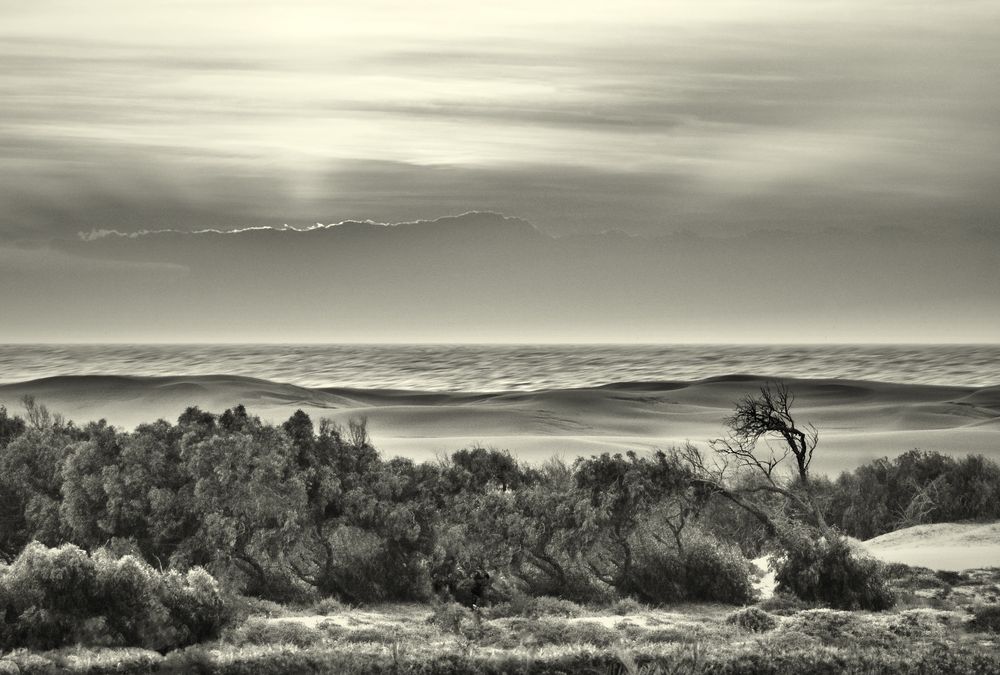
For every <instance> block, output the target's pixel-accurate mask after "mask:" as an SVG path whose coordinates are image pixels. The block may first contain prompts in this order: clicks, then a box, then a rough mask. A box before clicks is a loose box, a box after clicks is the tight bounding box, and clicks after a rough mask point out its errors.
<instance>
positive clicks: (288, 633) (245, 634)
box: [224, 619, 326, 647]
mask: <svg viewBox="0 0 1000 675" xmlns="http://www.w3.org/2000/svg"><path fill="white" fill-rule="evenodd" d="M325 638H326V635H325V633H323V631H320V630H318V629H316V628H312V627H310V626H306V625H305V624H302V623H299V622H298V621H265V620H262V619H248V620H247V621H246V622H244V623H243V624H242V625H240V626H237V627H236V628H234V629H233V630H231V631H229V632H227V633H226V635H225V636H224V640H225V641H226V642H228V643H230V644H234V645H237V646H243V645H282V644H287V645H294V646H296V647H311V646H312V645H315V644H317V643H320V642H322V641H323V640H324V639H325Z"/></svg>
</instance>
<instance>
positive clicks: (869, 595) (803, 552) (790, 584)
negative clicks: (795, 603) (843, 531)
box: [772, 535, 895, 611]
mask: <svg viewBox="0 0 1000 675" xmlns="http://www.w3.org/2000/svg"><path fill="white" fill-rule="evenodd" d="M772 564H774V565H775V568H776V569H775V572H776V579H777V582H778V586H777V589H778V590H779V591H786V592H791V593H794V594H795V595H796V596H798V597H799V598H801V599H803V600H806V601H810V602H820V603H823V604H825V605H828V606H830V607H833V608H835V609H867V610H874V611H881V610H886V609H890V608H891V607H892V606H893V605H894V604H895V597H894V595H893V593H892V590H891V589H890V587H889V584H888V580H887V578H886V575H885V573H884V570H883V566H882V563H881V562H879V561H878V560H875V559H874V558H869V557H864V556H861V555H858V554H856V553H855V552H854V551H852V550H851V546H850V544H849V543H848V541H847V540H846V539H844V538H843V537H840V536H836V535H834V536H832V537H830V538H825V537H824V538H818V539H815V538H811V537H809V536H806V535H804V536H801V537H799V540H798V541H797V542H796V543H795V545H793V546H791V547H789V550H788V551H787V553H786V555H785V557H784V558H781V559H778V560H776V561H775V562H774V563H772Z"/></svg>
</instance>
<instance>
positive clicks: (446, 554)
mask: <svg viewBox="0 0 1000 675" xmlns="http://www.w3.org/2000/svg"><path fill="white" fill-rule="evenodd" d="M27 406H28V408H27V410H28V414H27V416H26V417H27V419H26V420H22V419H20V418H18V417H14V416H11V415H8V414H7V413H6V411H4V410H0V442H2V443H3V445H2V446H0V503H2V504H3V512H2V513H0V518H2V519H3V520H2V523H0V524H2V525H3V527H2V528H0V552H2V553H3V554H5V555H6V557H7V559H8V560H9V559H11V558H12V557H13V556H14V555H16V554H17V552H18V551H19V550H20V549H21V548H22V547H23V546H24V545H25V544H27V543H28V542H29V541H33V540H34V541H38V542H41V543H43V544H45V545H48V546H60V545H62V544H64V543H67V542H69V543H73V544H75V545H77V546H80V547H81V548H83V549H84V550H91V551H92V550H96V549H97V548H99V547H107V548H109V549H110V550H113V551H115V552H117V553H119V554H125V553H129V554H133V555H134V556H135V559H136V560H142V561H145V562H146V563H149V564H152V565H156V566H158V567H160V566H162V567H163V568H166V569H170V570H177V571H180V572H183V571H186V570H189V569H192V568H193V567H196V566H200V567H203V568H205V569H207V570H208V571H209V572H210V573H211V574H213V575H214V576H215V577H216V578H218V579H220V580H221V581H222V582H223V583H224V584H225V585H226V586H227V587H228V588H230V589H232V590H235V591H238V592H241V593H245V594H249V595H256V596H258V597H262V598H269V599H273V600H279V601H288V600H292V599H298V600H303V599H308V598H315V597H325V596H335V597H337V598H340V599H341V600H343V601H347V602H368V601H380V600H428V599H431V598H434V597H437V596H447V597H450V598H453V599H456V600H458V601H459V602H462V603H464V604H466V605H473V604H478V605H483V604H490V603H496V602H504V601H511V600H513V599H514V598H516V597H518V596H528V597H540V596H552V597H560V598H564V599H567V600H574V601H586V602H590V601H610V600H613V599H614V598H616V597H628V596H632V597H637V598H639V599H641V600H643V601H646V602H655V603H658V602H667V601H674V600H714V601H721V602H734V603H744V602H747V601H749V600H750V599H751V594H752V589H751V585H750V582H749V566H748V564H747V562H746V560H745V559H744V558H743V557H742V556H741V555H740V553H739V551H738V550H737V549H736V548H734V547H733V546H731V545H729V544H725V543H723V542H721V541H720V540H719V539H718V538H717V537H715V536H714V535H713V534H712V532H711V531H710V530H709V529H706V528H699V527H698V524H697V522H695V521H697V514H698V513H699V511H700V509H701V507H702V506H704V503H705V502H706V499H707V496H706V495H704V494H699V493H698V492H697V491H696V490H694V489H693V488H692V486H691V483H690V481H689V480H688V479H689V476H690V469H689V468H688V467H686V466H685V465H684V463H683V462H682V461H681V458H680V457H679V456H678V455H677V454H676V453H656V454H653V455H650V456H645V457H640V456H637V455H635V454H631V453H630V454H627V455H624V456H623V455H614V456H611V455H600V456H596V457H591V458H583V459H579V460H577V461H576V462H575V463H573V464H572V465H568V464H565V463H562V462H556V461H553V462H550V463H549V464H547V465H545V466H542V467H530V466H526V465H523V464H520V463H519V462H517V461H516V460H515V459H514V458H513V457H512V456H511V455H510V454H508V453H506V452H501V451H496V450H485V449H482V448H474V449H469V450H462V451H459V452H456V453H454V454H453V455H452V456H451V457H450V458H448V459H447V460H446V461H441V462H430V463H423V464H417V463H414V462H412V461H409V460H405V459H401V458H394V459H389V460H386V459H383V458H382V457H380V456H379V454H378V453H377V452H376V450H375V449H374V448H373V447H372V446H371V444H370V442H369V440H368V436H367V433H366V430H365V426H364V424H363V423H362V422H354V423H352V424H351V425H350V426H349V427H348V428H347V429H342V428H339V427H337V426H335V425H332V424H329V423H326V422H324V423H322V424H321V425H320V426H319V428H318V429H317V428H316V427H315V426H314V425H313V422H312V420H310V419H309V417H308V416H307V415H305V414H304V413H302V412H297V413H295V414H294V415H293V416H292V417H291V418H290V419H289V420H288V421H286V422H285V423H284V424H281V425H270V424H266V423H263V422H262V421H261V420H260V419H259V418H257V417H254V416H251V415H250V414H248V413H247V411H246V410H245V409H244V408H243V407H242V406H237V407H236V408H233V409H231V410H227V411H225V412H224V413H223V414H221V415H212V414H209V413H206V412H203V411H201V410H198V409H197V408H189V409H188V410H186V411H185V412H184V413H183V414H182V415H181V416H180V418H179V419H178V420H177V422H176V423H175V424H171V423H168V422H166V421H163V420H159V421H157V422H154V423H152V424H144V425H140V426H139V427H137V428H136V429H135V430H134V431H132V432H125V431H122V430H119V429H116V428H114V427H112V426H110V425H108V424H106V423H105V422H103V421H102V422H99V423H92V424H88V425H87V426H84V427H78V426H75V425H73V424H72V423H65V422H63V421H61V420H59V419H58V418H55V417H53V416H51V415H49V414H48V412H47V411H46V410H45V409H44V407H42V406H39V405H36V404H35V403H34V402H32V401H28V402H27Z"/></svg>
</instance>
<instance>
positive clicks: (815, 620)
mask: <svg viewBox="0 0 1000 675" xmlns="http://www.w3.org/2000/svg"><path fill="white" fill-rule="evenodd" d="M782 631H783V632H790V633H801V634H803V635H808V636H809V637H812V638H816V639H817V640H819V641H820V642H821V643H823V644H824V645H827V646H837V647H853V648H858V647H878V648H883V649H885V648H890V647H893V646H894V645H896V644H897V642H898V639H899V637H900V636H899V635H898V634H896V633H894V632H892V631H890V630H889V629H888V628H886V627H884V626H881V625H879V624H877V623H875V622H874V621H872V620H871V619H870V618H869V617H868V616H866V615H863V614H855V613H853V612H847V611H841V610H832V609H810V610H806V611H804V612H800V613H799V614H796V615H795V616H793V617H791V618H790V619H788V620H786V623H785V625H784V626H783V628H782Z"/></svg>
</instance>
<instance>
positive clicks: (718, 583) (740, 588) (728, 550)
mask: <svg viewBox="0 0 1000 675" xmlns="http://www.w3.org/2000/svg"><path fill="white" fill-rule="evenodd" d="M683 560H684V580H685V590H686V595H687V599H688V600H701V601H705V602H725V603H729V604H733V605H743V604H746V603H748V602H751V601H752V600H753V599H754V587H753V581H752V577H751V572H752V569H753V565H752V563H751V562H750V561H749V560H747V559H746V558H745V557H743V554H742V552H740V549H739V548H737V547H736V546H733V545H731V544H726V543H724V542H721V541H719V540H718V539H716V538H715V537H711V536H708V535H702V536H696V537H691V538H689V541H688V543H687V544H686V546H685V548H684V556H683Z"/></svg>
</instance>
